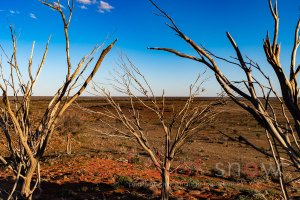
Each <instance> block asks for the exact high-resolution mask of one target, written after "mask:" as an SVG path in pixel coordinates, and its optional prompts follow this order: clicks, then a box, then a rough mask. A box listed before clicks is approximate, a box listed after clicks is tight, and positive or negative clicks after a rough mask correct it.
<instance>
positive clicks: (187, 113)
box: [95, 60, 219, 199]
mask: <svg viewBox="0 0 300 200" xmlns="http://www.w3.org/2000/svg"><path fill="white" fill-rule="evenodd" d="M115 72H116V75H115V76H114V78H113V87H114V89H115V90H116V91H117V92H120V93H121V94H123V95H125V96H126V97H127V98H128V103H129V105H128V106H125V107H123V106H122V105H120V104H119V103H118V102H117V100H115V99H114V98H113V97H112V96H111V94H110V92H109V91H108V90H106V89H104V88H101V87H99V86H95V90H96V91H97V93H99V94H101V95H104V97H105V98H106V100H107V102H108V104H109V105H110V107H108V108H107V109H104V111H103V112H98V114H101V116H106V119H108V120H103V119H102V120H101V121H102V122H103V123H105V124H107V125H108V126H109V127H110V128H111V129H112V130H113V131H112V132H110V133H103V131H101V130H99V132H100V133H102V134H105V135H107V136H109V137H111V136H112V137H123V138H125V139H133V140H135V141H136V143H137V144H138V145H140V147H142V149H143V150H144V151H145V152H146V153H147V154H148V155H149V157H150V158H151V160H152V162H153V164H154V166H155V167H156V169H157V170H158V171H159V173H160V175H161V181H162V191H161V199H168V198H169V193H170V169H171V166H172V162H173V160H174V158H175V156H176V155H177V153H178V152H179V150H181V149H182V148H183V146H184V145H185V144H186V143H187V141H188V140H189V139H190V138H191V137H192V136H194V135H196V134H199V132H200V131H201V128H202V127H203V126H206V125H207V123H208V122H209V121H210V120H212V119H213V118H214V116H215V114H216V112H215V109H214V108H215V106H216V105H218V103H219V102H217V101H216V102H214V103H210V104H206V105H200V104H199V102H197V101H196V97H197V95H198V93H199V89H200V86H199V85H201V84H199V85H197V84H198V82H199V78H200V77H198V79H197V80H196V81H195V83H194V84H192V85H191V86H190V90H189V97H188V98H187V100H186V102H185V103H184V105H183V106H182V107H180V108H174V107H173V109H172V111H171V114H170V113H167V111H166V107H167V105H168V104H167V103H166V99H165V96H164V93H163V94H162V96H161V97H157V96H155V94H154V92H153V90H152V88H151V86H150V84H149V83H148V82H147V80H146V78H145V77H144V75H143V74H142V73H141V72H140V71H139V69H138V68H137V67H136V66H135V65H133V63H132V62H130V61H129V60H127V61H126V62H125V61H121V64H120V70H119V71H118V70H116V71H115ZM147 110H148V111H150V112H151V113H153V114H154V116H155V118H156V119H157V120H158V123H159V127H160V130H161V136H162V149H161V151H160V150H158V149H159V148H158V146H157V145H155V144H153V143H152V142H151V141H149V139H150V137H148V135H150V131H147V125H149V122H147V121H145V119H143V112H146V111H147ZM112 119H113V120H112ZM116 120H117V121H119V122H121V125H122V126H121V127H116V126H115V124H112V121H113V122H114V121H116ZM157 151H158V152H157Z"/></svg>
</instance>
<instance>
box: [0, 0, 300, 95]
mask: <svg viewBox="0 0 300 200" xmlns="http://www.w3.org/2000/svg"><path fill="white" fill-rule="evenodd" d="M65 2H66V1H64V0H61V3H62V4H63V5H65ZM156 2H157V4H158V5H159V6H160V7H161V8H163V9H164V10H165V11H167V12H168V13H169V14H170V15H171V16H172V17H173V18H174V20H175V21H176V23H177V25H178V26H179V27H180V28H181V29H182V31H183V32H185V33H186V34H187V35H188V36H189V37H191V38H192V39H193V40H195V41H196V42H197V43H199V44H203V45H205V46H206V48H208V49H210V50H211V51H213V52H214V53H216V54H218V55H223V56H231V55H234V52H233V51H232V49H231V48H230V44H229V42H228V40H227V38H226V35H225V32H226V31H229V32H230V33H231V34H232V36H233V37H234V38H235V40H236V42H237V43H238V45H239V46H240V48H241V50H242V51H243V52H244V54H246V55H248V56H250V57H252V58H253V59H255V60H256V61H257V62H259V63H261V64H262V66H263V67H264V69H266V70H267V71H268V72H270V73H271V70H270V67H269V66H268V65H267V63H266V62H265V59H264V58H265V57H264V53H263V49H262V40H263V38H264V37H265V35H266V32H267V30H269V31H271V32H272V28H273V21H272V17H271V14H270V12H269V8H268V2H267V0H252V1H245V0H244V1H241V0H186V1H183V0H156ZM154 12H156V11H155V9H154V7H153V6H152V5H151V4H150V3H149V2H148V1H147V0H105V1H98V0H75V11H74V14H73V20H72V23H71V27H70V41H71V57H72V61H73V62H74V63H76V62H77V61H78V60H79V59H80V58H81V57H82V56H83V55H85V54H87V53H88V52H89V50H91V49H92V48H93V46H94V45H95V44H97V43H102V42H103V41H104V40H105V38H107V37H109V39H108V41H111V40H113V39H114V38H118V39H119V40H118V43H117V45H116V46H115V48H114V49H113V51H112V52H111V54H109V55H108V57H107V58H106V60H105V62H104V64H103V67H102V68H101V70H100V71H99V73H98V75H97V76H96V77H95V80H96V81H98V82H105V80H106V79H107V78H108V76H109V75H108V71H111V70H112V69H113V68H114V67H115V66H116V62H117V61H118V58H119V55H120V54H122V53H124V54H126V55H128V57H129V58H130V59H131V60H132V61H133V62H134V63H135V64H136V65H137V66H138V67H139V68H140V69H141V71H142V72H143V73H144V74H145V76H146V77H147V78H148V80H149V82H150V83H151V85H152V86H153V88H154V89H155V91H156V92H157V94H159V93H160V92H161V91H162V89H165V90H166V94H167V95H170V96H181V95H185V94H187V91H188V90H187V89H188V86H189V84H190V83H192V82H193V80H194V79H195V78H196V76H197V74H199V73H201V72H203V71H204V70H205V68H204V66H202V65H200V64H198V63H195V62H192V61H187V60H184V59H182V58H177V57H175V56H173V55H170V54H168V53H164V52H156V51H150V50H147V47H149V46H154V47H157V46H158V47H171V48H175V49H178V50H180V51H183V52H186V53H191V54H193V51H192V50H191V49H190V48H189V47H188V46H187V45H186V44H185V43H183V42H182V41H181V40H180V38H178V37H177V36H175V35H174V33H173V32H172V31H171V30H170V29H169V28H168V27H167V26H166V25H165V24H164V23H165V20H164V19H163V18H161V17H158V16H156V15H154V14H153V13H154ZM279 14H280V23H281V24H280V35H279V41H280V42H281V44H282V57H281V60H282V62H283V64H284V65H285V66H286V67H288V64H289V62H288V59H289V57H290V52H291V49H292V44H293V34H294V28H295V25H296V22H297V20H298V19H299V16H300V2H299V0H288V1H284V0H279ZM9 25H13V26H14V28H15V30H16V32H17V33H18V35H19V39H18V48H19V60H20V63H22V64H23V65H22V66H24V72H25V73H26V65H27V62H28V56H29V54H30V48H31V43H32V41H36V48H37V51H36V55H35V56H34V58H35V64H37V62H38V61H39V60H40V57H41V54H42V53H41V51H42V49H43V47H44V46H45V43H46V41H47V39H48V37H49V35H50V34H52V39H51V43H50V47H49V56H48V59H47V61H46V65H45V67H44V69H43V72H42V74H41V76H40V79H39V82H38V84H37V88H36V90H35V93H34V94H35V95H52V94H53V93H54V92H55V91H56V89H57V87H58V85H59V84H60V83H61V82H62V81H63V80H64V77H65V73H66V68H65V57H64V37H63V29H62V23H61V21H60V18H59V15H58V13H57V12H54V11H53V10H51V9H49V8H47V7H45V6H44V5H41V3H39V1H37V0H26V1H24V0H0V33H1V37H0V38H1V39H0V43H1V44H2V45H3V46H4V47H5V49H6V50H7V51H9V50H10V49H11V45H10V35H9ZM298 57H299V56H298ZM222 69H223V70H224V73H225V74H228V76H230V77H232V79H234V80H237V79H239V77H240V74H239V71H238V70H235V68H234V67H233V66H229V65H222ZM210 75H212V74H210V73H207V76H210ZM205 87H206V89H207V92H206V93H205V95H207V96H213V95H215V94H216V93H217V92H220V89H219V86H217V84H216V82H215V80H214V78H213V77H212V78H211V79H210V80H209V81H207V82H206V85H205Z"/></svg>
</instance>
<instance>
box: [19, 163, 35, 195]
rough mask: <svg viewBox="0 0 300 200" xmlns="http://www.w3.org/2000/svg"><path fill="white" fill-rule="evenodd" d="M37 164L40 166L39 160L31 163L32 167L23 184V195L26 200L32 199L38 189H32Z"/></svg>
mask: <svg viewBox="0 0 300 200" xmlns="http://www.w3.org/2000/svg"><path fill="white" fill-rule="evenodd" d="M37 164H38V161H37V160H34V161H32V162H31V165H30V166H29V168H28V171H27V172H26V174H25V180H24V181H23V182H22V189H21V194H22V197H23V198H24V199H28V200H31V199H32V194H33V192H34V189H35V187H36V186H33V187H34V188H33V189H31V185H32V178H33V175H34V174H35V173H34V172H35V170H36V169H37ZM37 181H38V180H37Z"/></svg>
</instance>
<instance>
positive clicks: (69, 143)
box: [67, 133, 72, 155]
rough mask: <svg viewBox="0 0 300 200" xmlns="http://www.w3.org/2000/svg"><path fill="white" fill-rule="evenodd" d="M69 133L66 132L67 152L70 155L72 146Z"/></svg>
mask: <svg viewBox="0 0 300 200" xmlns="http://www.w3.org/2000/svg"><path fill="white" fill-rule="evenodd" d="M71 136H72V135H71V134H70V133H68V135H67V154H68V155H71V154H72V147H71Z"/></svg>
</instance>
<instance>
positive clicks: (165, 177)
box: [161, 160, 171, 200]
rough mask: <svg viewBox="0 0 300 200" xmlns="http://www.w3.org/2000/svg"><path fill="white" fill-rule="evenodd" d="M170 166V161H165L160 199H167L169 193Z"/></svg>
mask: <svg viewBox="0 0 300 200" xmlns="http://www.w3.org/2000/svg"><path fill="white" fill-rule="evenodd" d="M170 166H171V162H170V161H169V160H167V161H166V163H165V167H164V169H163V170H162V173H161V178H162V186H161V200H168V199H169V195H170Z"/></svg>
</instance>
